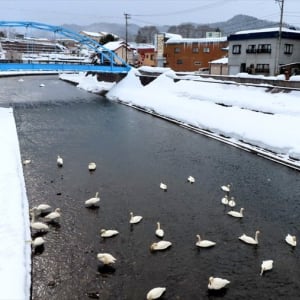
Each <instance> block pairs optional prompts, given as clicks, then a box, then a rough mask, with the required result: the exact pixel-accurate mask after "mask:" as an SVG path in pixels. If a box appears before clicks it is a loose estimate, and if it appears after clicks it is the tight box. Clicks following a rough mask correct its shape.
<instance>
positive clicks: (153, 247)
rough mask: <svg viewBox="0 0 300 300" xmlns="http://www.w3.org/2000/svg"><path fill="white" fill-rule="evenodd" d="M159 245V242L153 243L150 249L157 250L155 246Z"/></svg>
mask: <svg viewBox="0 0 300 300" xmlns="http://www.w3.org/2000/svg"><path fill="white" fill-rule="evenodd" d="M156 247H157V243H153V244H152V245H151V246H150V250H151V251H152V250H155V248H156Z"/></svg>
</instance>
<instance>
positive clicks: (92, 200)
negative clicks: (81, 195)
mask: <svg viewBox="0 0 300 300" xmlns="http://www.w3.org/2000/svg"><path fill="white" fill-rule="evenodd" d="M98 195H99V193H98V192H97V193H96V195H95V197H92V198H90V199H88V200H86V201H85V202H84V204H85V207H97V206H99V202H100V197H98Z"/></svg>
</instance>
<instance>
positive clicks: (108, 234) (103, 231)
mask: <svg viewBox="0 0 300 300" xmlns="http://www.w3.org/2000/svg"><path fill="white" fill-rule="evenodd" d="M117 234H119V231H118V230H114V229H101V230H100V235H101V237H112V236H115V235H117Z"/></svg>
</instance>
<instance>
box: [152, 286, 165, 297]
mask: <svg viewBox="0 0 300 300" xmlns="http://www.w3.org/2000/svg"><path fill="white" fill-rule="evenodd" d="M165 291H166V288H165V287H156V288H153V289H152V290H150V291H149V292H148V293H147V300H154V299H158V298H159V297H160V296H161V295H162V294H163V293H164V292H165Z"/></svg>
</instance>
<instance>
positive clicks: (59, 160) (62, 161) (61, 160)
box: [56, 155, 64, 167]
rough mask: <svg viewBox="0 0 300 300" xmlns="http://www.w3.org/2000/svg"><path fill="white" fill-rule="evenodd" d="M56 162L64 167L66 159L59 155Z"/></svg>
mask: <svg viewBox="0 0 300 300" xmlns="http://www.w3.org/2000/svg"><path fill="white" fill-rule="evenodd" d="M56 163H57V165H58V166H59V167H62V166H63V164H64V160H63V159H62V158H61V157H60V156H59V155H57V160H56Z"/></svg>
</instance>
